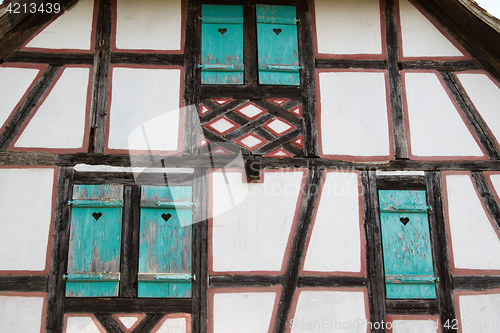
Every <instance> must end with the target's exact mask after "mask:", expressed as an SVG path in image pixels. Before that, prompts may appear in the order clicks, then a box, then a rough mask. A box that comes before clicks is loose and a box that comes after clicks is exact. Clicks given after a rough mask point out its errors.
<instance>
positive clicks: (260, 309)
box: [211, 289, 277, 333]
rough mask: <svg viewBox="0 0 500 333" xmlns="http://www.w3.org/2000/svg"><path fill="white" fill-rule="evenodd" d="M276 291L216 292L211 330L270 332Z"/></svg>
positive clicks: (241, 332)
mask: <svg viewBox="0 0 500 333" xmlns="http://www.w3.org/2000/svg"><path fill="white" fill-rule="evenodd" d="M276 297H277V295H276V293H275V292H241V293H239V292H238V289H235V292H234V293H215V295H214V304H213V328H212V331H211V332H214V333H219V332H221V333H222V332H239V333H268V332H269V330H270V329H269V327H270V324H271V318H272V315H273V308H274V304H275V302H276Z"/></svg>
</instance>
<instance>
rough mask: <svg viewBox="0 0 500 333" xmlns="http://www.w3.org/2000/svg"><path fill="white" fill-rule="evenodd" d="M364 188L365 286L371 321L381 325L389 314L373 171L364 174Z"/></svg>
mask: <svg viewBox="0 0 500 333" xmlns="http://www.w3.org/2000/svg"><path fill="white" fill-rule="evenodd" d="M361 186H362V190H363V212H364V228H365V237H366V238H365V239H366V274H367V280H366V287H367V289H368V299H369V309H370V321H371V322H372V323H377V322H379V323H380V322H382V320H384V321H385V319H386V315H387V312H386V305H385V304H386V303H385V275H384V261H383V257H382V232H381V228H380V214H379V204H378V192H377V191H378V189H377V176H376V174H375V172H374V171H362V172H361ZM372 332H385V329H382V328H379V329H375V327H374V328H373V329H372Z"/></svg>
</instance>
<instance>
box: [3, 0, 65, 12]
mask: <svg viewBox="0 0 500 333" xmlns="http://www.w3.org/2000/svg"><path fill="white" fill-rule="evenodd" d="M5 11H6V12H8V13H11V14H27V13H30V14H35V13H47V14H51V13H56V14H57V13H59V12H60V11H61V4H59V3H41V4H36V3H24V4H22V5H21V4H20V3H18V2H16V3H9V4H8V6H7V8H5Z"/></svg>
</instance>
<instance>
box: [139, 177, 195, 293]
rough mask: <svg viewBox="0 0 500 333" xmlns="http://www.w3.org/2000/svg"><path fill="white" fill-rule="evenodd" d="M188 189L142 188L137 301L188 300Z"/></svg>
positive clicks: (189, 237)
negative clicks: (157, 298)
mask: <svg viewBox="0 0 500 333" xmlns="http://www.w3.org/2000/svg"><path fill="white" fill-rule="evenodd" d="M192 206H193V203H192V189H191V187H189V186H169V187H166V186H143V187H142V193H141V230H140V241H139V278H138V280H139V285H138V296H139V297H191V280H192V276H191V239H192V236H191V228H192V227H191V226H192Z"/></svg>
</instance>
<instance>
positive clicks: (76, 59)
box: [6, 51, 94, 66]
mask: <svg viewBox="0 0 500 333" xmlns="http://www.w3.org/2000/svg"><path fill="white" fill-rule="evenodd" d="M6 62H20V63H23V62H28V63H35V64H49V65H51V66H63V65H92V64H93V62H94V56H93V55H92V54H86V53H55V52H31V51H16V52H14V53H13V54H12V55H11V56H10V57H8V58H7V59H6Z"/></svg>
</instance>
